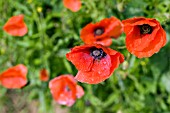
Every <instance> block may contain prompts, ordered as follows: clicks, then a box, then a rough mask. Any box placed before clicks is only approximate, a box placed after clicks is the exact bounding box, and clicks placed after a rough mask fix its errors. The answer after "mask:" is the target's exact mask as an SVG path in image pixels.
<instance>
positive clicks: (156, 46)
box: [133, 32, 165, 58]
mask: <svg viewBox="0 0 170 113" xmlns="http://www.w3.org/2000/svg"><path fill="white" fill-rule="evenodd" d="M163 36H164V35H163V34H162V32H158V33H157V35H156V37H155V39H154V40H153V41H152V42H151V43H150V45H149V46H147V47H146V48H145V49H143V50H142V51H133V54H135V55H136V56H137V57H138V58H143V57H150V56H152V55H153V54H154V53H156V52H158V51H159V50H160V48H161V47H162V46H163V43H164V39H165V37H163Z"/></svg>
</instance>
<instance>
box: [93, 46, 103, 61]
mask: <svg viewBox="0 0 170 113" xmlns="http://www.w3.org/2000/svg"><path fill="white" fill-rule="evenodd" d="M90 55H91V56H92V57H93V58H94V59H95V60H100V59H101V58H103V57H105V56H106V53H105V52H104V51H103V50H102V49H101V48H91V49H90Z"/></svg>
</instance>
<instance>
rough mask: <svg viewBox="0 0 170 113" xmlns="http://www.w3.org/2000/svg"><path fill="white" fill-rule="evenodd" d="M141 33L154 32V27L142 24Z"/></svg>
mask: <svg viewBox="0 0 170 113" xmlns="http://www.w3.org/2000/svg"><path fill="white" fill-rule="evenodd" d="M139 27H140V33H141V34H151V33H152V31H153V30H152V27H151V26H150V25H148V24H143V25H140V26H139Z"/></svg>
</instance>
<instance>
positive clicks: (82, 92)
mask: <svg viewBox="0 0 170 113" xmlns="http://www.w3.org/2000/svg"><path fill="white" fill-rule="evenodd" d="M76 90H77V93H76V96H77V98H81V97H82V96H83V95H84V90H83V88H82V87H81V86H79V85H77V86H76Z"/></svg>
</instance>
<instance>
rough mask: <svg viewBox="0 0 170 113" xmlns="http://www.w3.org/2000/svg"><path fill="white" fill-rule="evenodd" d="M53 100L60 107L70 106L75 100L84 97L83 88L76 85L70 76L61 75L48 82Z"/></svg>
mask: <svg viewBox="0 0 170 113" xmlns="http://www.w3.org/2000/svg"><path fill="white" fill-rule="evenodd" d="M49 88H50V91H51V93H52V96H53V98H54V99H55V100H56V101H57V102H58V103H59V104H61V105H67V106H72V105H73V104H74V103H75V101H76V98H81V97H82V96H83V95H84V91H83V88H82V87H81V86H79V85H77V84H76V81H75V79H74V78H73V76H72V75H61V76H59V77H56V78H54V79H52V80H51V81H50V82H49Z"/></svg>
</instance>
